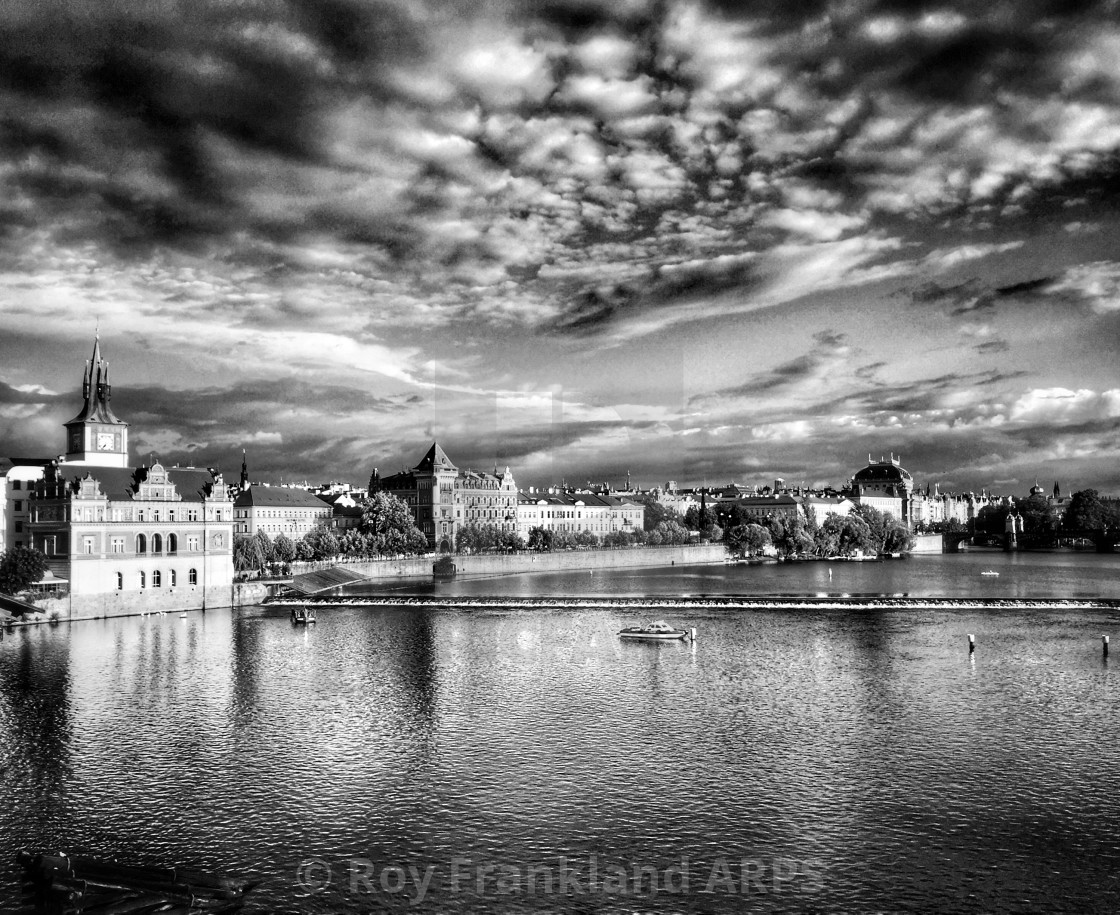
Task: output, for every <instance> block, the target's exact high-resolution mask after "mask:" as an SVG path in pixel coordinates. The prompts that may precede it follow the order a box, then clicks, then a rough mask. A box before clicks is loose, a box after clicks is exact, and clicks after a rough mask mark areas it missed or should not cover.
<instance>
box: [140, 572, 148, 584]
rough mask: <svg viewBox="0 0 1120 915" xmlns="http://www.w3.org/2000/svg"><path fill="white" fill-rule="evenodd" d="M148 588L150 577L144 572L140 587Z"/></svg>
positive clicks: (141, 575) (141, 576)
mask: <svg viewBox="0 0 1120 915" xmlns="http://www.w3.org/2000/svg"><path fill="white" fill-rule="evenodd" d="M147 586H148V576H147V575H145V574H144V573H143V572H141V573H140V587H141V588H146V587H147Z"/></svg>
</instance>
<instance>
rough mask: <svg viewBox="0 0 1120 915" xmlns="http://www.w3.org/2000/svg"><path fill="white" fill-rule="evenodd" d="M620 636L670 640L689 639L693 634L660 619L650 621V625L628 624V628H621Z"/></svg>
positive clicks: (661, 640) (647, 639)
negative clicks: (653, 621) (654, 621)
mask: <svg viewBox="0 0 1120 915" xmlns="http://www.w3.org/2000/svg"><path fill="white" fill-rule="evenodd" d="M618 635H619V637H620V638H623V639H642V640H645V641H651V642H669V641H673V640H679V639H687V638H689V637H690V635H691V630H689V629H674V628H673V627H672V626H670V625H669V624H668V623H666V622H665V621H664V620H658V621H657V622H656V623H650V624H649V625H648V626H628V627H627V628H626V629H621V630H619V633H618Z"/></svg>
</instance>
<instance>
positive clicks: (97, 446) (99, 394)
mask: <svg viewBox="0 0 1120 915" xmlns="http://www.w3.org/2000/svg"><path fill="white" fill-rule="evenodd" d="M111 392H112V388H111V387H110V385H109V366H108V364H107V363H106V362H105V360H104V359H102V358H101V338H100V336H96V337H94V341H93V358H92V359H90V361H89V362H87V363H86V369H85V375H84V376H83V378H82V397H84V398H85V405H84V406H83V407H82V412H81V413H79V414H78V415H77V416H75V417H74V418H73V419H72V420H70V422H68V423H66V462H67V463H68V464H93V465H95V466H97V467H127V466H128V423H124V422H121V421H120V420H119V419H117V417H116V416H114V415H113V410H112V408H111V407H110V406H109V396H110V394H111Z"/></svg>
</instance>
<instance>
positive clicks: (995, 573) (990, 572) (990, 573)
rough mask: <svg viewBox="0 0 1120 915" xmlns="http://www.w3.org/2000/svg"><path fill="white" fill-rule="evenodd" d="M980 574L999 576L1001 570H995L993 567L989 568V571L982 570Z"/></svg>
mask: <svg viewBox="0 0 1120 915" xmlns="http://www.w3.org/2000/svg"><path fill="white" fill-rule="evenodd" d="M980 574H981V575H989V576H991V577H992V578H999V572H995V571H993V570H992V569H988V570H987V571H985V572H981V573H980Z"/></svg>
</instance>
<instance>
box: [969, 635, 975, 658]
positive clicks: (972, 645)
mask: <svg viewBox="0 0 1120 915" xmlns="http://www.w3.org/2000/svg"><path fill="white" fill-rule="evenodd" d="M975 650H976V636H974V635H973V634H972V633H971V632H970V633H969V634H968V653H969V654H972V652H974V651H975Z"/></svg>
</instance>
